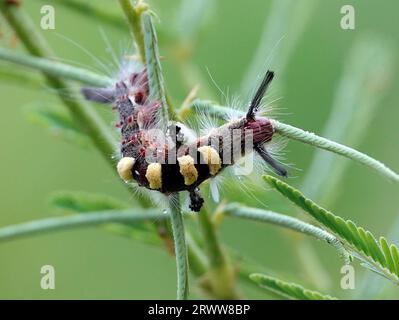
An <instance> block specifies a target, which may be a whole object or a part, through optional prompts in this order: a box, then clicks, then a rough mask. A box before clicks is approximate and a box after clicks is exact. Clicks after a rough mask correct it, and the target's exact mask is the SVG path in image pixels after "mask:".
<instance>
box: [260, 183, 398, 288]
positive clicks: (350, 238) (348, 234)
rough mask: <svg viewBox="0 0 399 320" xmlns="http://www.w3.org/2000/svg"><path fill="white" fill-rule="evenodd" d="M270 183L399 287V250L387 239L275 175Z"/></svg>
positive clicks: (357, 256) (355, 254) (362, 259)
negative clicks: (325, 207) (334, 212)
mask: <svg viewBox="0 0 399 320" xmlns="http://www.w3.org/2000/svg"><path fill="white" fill-rule="evenodd" d="M264 179H265V180H266V182H267V183H268V184H269V185H270V186H272V187H273V188H274V189H276V190H277V191H279V192H280V193H281V194H282V195H284V196H285V197H287V198H288V199H289V200H291V201H292V202H293V203H295V204H296V205H297V206H299V207H300V208H301V209H303V210H304V211H305V212H307V213H309V214H310V215H311V216H312V217H313V218H314V219H316V220H317V221H318V222H319V223H320V224H321V225H322V226H324V227H325V228H327V229H328V230H330V231H331V232H332V233H333V234H335V235H336V236H337V237H338V238H339V239H340V240H341V241H342V243H343V244H344V245H345V247H347V248H348V250H350V251H351V253H352V254H353V255H354V256H355V257H356V258H358V259H360V260H361V261H362V262H363V263H362V265H363V266H365V267H367V268H369V269H371V270H372V271H374V272H377V273H378V274H380V275H382V276H384V277H386V278H388V279H390V280H391V281H393V282H394V283H396V284H398V285H399V251H398V248H397V247H396V245H394V244H391V245H389V244H388V243H387V241H386V239H385V238H384V237H380V240H379V241H377V240H376V238H375V236H374V235H373V234H372V233H371V232H370V231H367V230H365V229H364V228H362V227H358V226H357V225H356V224H355V223H354V222H353V221H351V220H344V219H342V218H341V217H338V216H336V215H334V214H333V213H332V212H330V211H328V210H326V209H324V208H322V207H321V206H319V205H317V204H316V203H315V202H313V201H312V200H310V199H308V198H306V197H305V196H304V195H303V194H302V193H301V192H299V191H298V190H297V189H295V188H293V187H291V186H290V185H288V184H286V183H285V182H283V181H281V180H279V179H276V178H274V177H272V176H264Z"/></svg>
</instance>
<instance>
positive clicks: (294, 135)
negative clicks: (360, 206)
mask: <svg viewBox="0 0 399 320" xmlns="http://www.w3.org/2000/svg"><path fill="white" fill-rule="evenodd" d="M273 126H274V128H275V130H276V132H277V133H279V134H281V135H282V136H285V137H287V138H290V139H294V140H298V141H300V142H304V143H307V144H310V145H312V146H315V147H317V148H320V149H324V150H327V151H331V152H334V153H337V154H339V155H341V156H344V157H346V158H349V159H351V160H354V161H357V162H360V163H361V164H363V165H365V166H367V167H369V168H371V169H374V170H375V171H377V172H379V173H380V174H382V175H384V176H386V177H387V178H389V179H390V180H392V181H394V182H399V175H398V174H397V173H395V172H394V171H392V170H391V169H389V168H388V167H387V166H385V165H384V164H383V163H381V162H380V161H378V160H375V159H373V158H371V157H370V156H368V155H366V154H364V153H361V152H359V151H357V150H355V149H352V148H349V147H347V146H344V145H342V144H339V143H337V142H334V141H331V140H328V139H326V138H323V137H320V136H317V135H315V134H314V133H311V132H308V131H304V130H302V129H299V128H296V127H293V126H290V125H288V124H285V123H282V122H279V121H276V120H273Z"/></svg>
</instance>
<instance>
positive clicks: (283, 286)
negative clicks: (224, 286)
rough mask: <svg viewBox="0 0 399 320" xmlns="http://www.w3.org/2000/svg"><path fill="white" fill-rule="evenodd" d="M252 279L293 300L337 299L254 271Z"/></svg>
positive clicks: (261, 285)
mask: <svg viewBox="0 0 399 320" xmlns="http://www.w3.org/2000/svg"><path fill="white" fill-rule="evenodd" d="M249 277H250V279H251V280H252V281H254V282H255V283H256V284H258V285H259V286H260V287H262V288H264V289H266V290H268V291H270V292H272V293H274V294H276V295H278V296H280V297H283V298H286V299H291V300H336V299H337V298H334V297H332V296H329V295H324V294H321V293H320V292H317V291H312V290H309V289H306V288H304V287H302V286H301V285H298V284H296V283H292V282H286V281H283V280H280V279H277V278H274V277H270V276H267V275H264V274H260V273H253V274H251V275H250V276H249Z"/></svg>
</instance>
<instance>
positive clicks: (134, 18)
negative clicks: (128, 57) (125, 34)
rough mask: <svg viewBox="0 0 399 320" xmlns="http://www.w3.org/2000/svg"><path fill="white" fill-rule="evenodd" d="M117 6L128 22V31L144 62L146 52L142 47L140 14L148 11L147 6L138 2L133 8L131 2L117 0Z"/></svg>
mask: <svg viewBox="0 0 399 320" xmlns="http://www.w3.org/2000/svg"><path fill="white" fill-rule="evenodd" d="M119 4H120V6H121V8H122V10H123V13H124V14H125V17H126V19H127V21H128V22H129V26H130V30H131V32H132V34H133V37H134V40H135V43H136V46H137V50H138V53H139V55H140V60H141V61H142V62H145V61H146V52H145V46H144V33H143V27H142V14H143V13H144V12H145V11H147V10H148V5H147V4H145V3H144V2H143V1H141V0H139V1H137V2H136V4H135V5H134V6H133V4H132V0H119Z"/></svg>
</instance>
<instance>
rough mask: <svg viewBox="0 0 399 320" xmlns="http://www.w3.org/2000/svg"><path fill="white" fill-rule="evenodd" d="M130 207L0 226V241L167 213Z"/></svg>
mask: <svg viewBox="0 0 399 320" xmlns="http://www.w3.org/2000/svg"><path fill="white" fill-rule="evenodd" d="M135 211H136V213H134V212H133V210H132V209H129V210H125V211H120V210H110V211H101V212H88V213H84V214H74V215H70V216H65V217H57V218H47V219H41V220H37V221H31V222H26V223H21V224H17V225H12V226H8V227H3V228H0V242H1V241H9V240H13V239H16V238H21V237H25V236H30V235H35V234H43V233H45V232H53V231H58V230H69V229H75V228H81V227H89V226H98V225H101V224H105V223H114V222H120V223H132V222H141V221H152V220H161V219H162V220H165V219H168V218H169V215H168V214H163V213H160V212H159V210H158V209H150V210H148V209H146V210H143V209H135Z"/></svg>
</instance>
